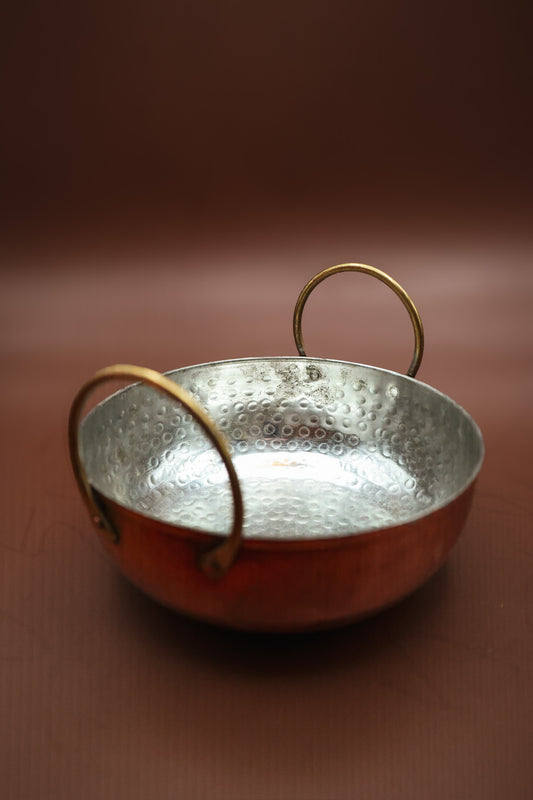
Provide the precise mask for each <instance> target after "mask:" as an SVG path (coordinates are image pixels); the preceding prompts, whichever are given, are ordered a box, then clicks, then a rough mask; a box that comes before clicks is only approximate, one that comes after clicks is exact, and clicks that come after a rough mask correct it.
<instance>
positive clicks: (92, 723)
mask: <svg viewBox="0 0 533 800" xmlns="http://www.w3.org/2000/svg"><path fill="white" fill-rule="evenodd" d="M372 244H373V246H374V249H375V252H376V255H377V257H376V258H375V259H374V261H375V262H376V263H377V264H378V265H379V266H381V267H384V268H387V269H389V271H390V272H392V273H393V274H394V275H395V276H396V277H397V278H398V279H399V280H400V281H401V282H402V283H404V284H405V285H406V286H407V287H408V289H409V290H410V291H411V293H412V294H413V296H414V298H415V300H416V302H417V304H418V306H419V307H420V309H421V312H422V315H423V318H424V320H425V321H426V333H427V338H428V347H427V352H426V356H425V362H424V363H423V366H422V369H421V374H420V378H421V379H422V380H425V381H427V382H430V383H432V384H433V385H436V386H437V387H438V388H440V389H442V390H443V391H445V392H447V393H448V394H449V395H451V396H452V397H454V398H455V399H457V400H458V401H460V402H461V403H462V404H463V405H465V406H466V408H467V409H468V410H469V411H470V412H471V413H472V414H473V416H474V417H475V418H476V420H477V421H478V423H479V424H480V426H481V428H482V430H483V432H484V435H485V439H486V445H487V457H486V463H485V467H484V469H483V471H482V474H481V477H480V480H479V484H478V491H477V495H476V498H475V500H474V507H473V509H472V512H471V516H470V519H469V522H468V523H467V527H466V530H465V532H464V534H463V536H462V538H461V539H460V541H459V544H458V545H457V546H456V548H455V549H454V551H453V552H452V555H451V557H450V559H449V561H448V563H447V565H446V566H445V567H444V568H443V570H442V571H441V572H440V573H439V574H438V575H437V576H436V577H435V578H434V579H433V580H431V581H430V582H429V584H427V585H426V586H425V587H424V588H422V589H421V590H420V591H419V592H418V593H417V594H415V595H414V596H412V597H411V598H409V599H408V600H406V601H405V602H403V603H402V604H401V605H399V606H398V607H396V608H394V609H392V610H390V611H388V612H385V613H383V614H381V615H380V616H378V617H376V618H374V619H372V620H369V621H366V622H363V623H360V624H358V625H355V626H352V627H350V628H346V629H343V630H340V631H337V632H331V633H324V634H316V635H312V636H311V635H308V636H301V637H288V638H283V637H281V638H277V637H274V638H269V637H267V638H261V637H255V636H246V635H237V634H232V633H226V632H223V631H220V630H217V629H212V628H210V627H207V626H205V627H204V626H202V625H199V624H195V623H192V622H189V621H186V620H185V619H182V618H180V617H179V616H176V615H174V614H172V613H171V612H169V611H166V610H164V609H163V608H161V607H159V606H157V605H156V604H155V603H153V602H151V601H149V600H148V599H145V598H144V597H143V596H142V595H141V594H139V593H137V591H135V590H134V589H132V588H130V587H129V586H128V585H127V584H126V583H125V582H124V581H123V580H122V579H120V578H119V577H118V576H117V575H116V574H115V572H114V571H113V570H112V568H111V567H110V566H109V565H108V563H107V561H106V560H105V559H104V558H103V556H102V554H101V551H100V549H99V547H98V545H97V540H96V537H95V536H94V534H93V532H92V530H91V527H90V524H89V522H88V520H87V518H86V515H85V511H84V508H83V507H82V503H81V501H80V499H79V497H78V495H77V492H76V489H75V486H74V481H73V479H72V477H71V475H70V471H69V465H68V463H67V447H66V419H67V412H68V406H69V403H70V401H71V399H72V397H73V395H74V393H75V391H76V389H77V388H78V386H79V385H80V383H81V382H82V381H83V380H85V379H86V378H87V377H88V376H89V375H90V374H91V373H92V372H93V371H94V370H95V369H96V368H98V367H100V366H103V365H105V364H107V363H112V362H115V361H128V360H129V361H134V362H140V363H142V364H151V365H154V366H156V367H159V368H162V369H164V368H167V367H168V368H172V367H175V366H177V365H181V364H184V363H196V362H200V361H203V360H206V359H210V358H223V357H235V356H244V355H249V354H269V353H270V354H273V353H274V354H279V353H283V352H285V353H291V352H294V345H293V343H292V342H291V336H290V307H291V304H292V300H293V298H294V297H295V296H296V295H297V293H298V291H299V289H300V287H301V285H302V284H303V283H304V282H305V279H306V278H307V277H308V276H309V275H310V274H311V273H312V272H314V271H316V270H317V269H318V268H319V267H321V266H323V265H325V264H327V263H329V262H331V261H332V260H335V258H336V256H337V255H338V254H337V252H335V253H333V254H332V255H333V258H332V257H331V256H330V258H329V261H326V260H325V254H324V253H323V252H319V251H320V247H319V245H318V243H317V245H316V246H315V247H314V248H313V252H311V253H309V252H306V251H305V243H304V242H302V243H301V246H300V249H299V255H298V258H296V257H294V255H293V254H291V252H290V248H288V247H287V246H286V245H283V244H282V243H280V244H279V247H278V252H277V253H276V254H275V256H274V255H272V256H270V255H268V256H266V255H265V256H263V257H262V258H257V254H256V253H255V252H254V251H251V252H250V253H247V254H240V255H239V254H234V255H233V256H230V255H228V257H227V260H226V262H225V263H222V264H221V263H220V254H219V253H216V254H215V255H214V254H210V253H204V254H203V257H200V256H194V257H193V256H192V255H191V254H190V253H188V254H183V253H181V254H180V253H176V254H175V257H174V260H173V263H171V264H170V265H169V261H170V259H163V258H162V257H160V256H159V257H157V258H155V257H153V258H152V261H151V262H150V269H149V270H148V271H146V270H144V269H143V268H140V267H134V266H131V265H128V267H127V268H126V267H125V266H124V267H123V268H121V267H120V266H119V265H117V262H116V259H114V261H113V263H112V264H111V265H109V264H106V263H105V258H104V257H103V256H101V257H100V259H99V260H98V259H96V258H94V259H91V260H90V261H91V263H90V264H89V263H86V264H85V265H82V264H80V263H79V262H78V263H77V264H76V269H75V270H73V261H72V260H69V259H68V258H66V257H65V256H64V255H63V256H62V257H61V258H59V257H56V259H55V261H54V264H55V265H54V266H53V267H52V266H51V265H48V266H47V267H46V268H44V269H43V268H42V264H41V265H39V264H37V262H36V261H35V262H34V263H33V264H32V265H31V266H28V264H26V266H25V268H24V269H23V268H22V267H21V266H20V265H19V269H17V270H16V269H12V270H9V271H6V272H5V274H4V279H3V284H4V286H3V305H4V309H3V329H4V333H3V336H2V350H1V357H2V370H3V376H4V381H3V390H2V415H1V416H2V426H3V434H2V476H3V479H2V483H1V487H0V490H1V494H2V508H3V509H4V523H3V525H2V534H1V545H2V571H3V578H2V584H1V589H0V591H1V597H2V599H1V606H0V607H1V609H2V613H1V617H0V621H1V626H2V627H1V636H2V639H1V661H0V669H1V672H0V681H1V683H0V687H1V705H2V715H1V722H0V730H1V735H2V747H1V753H2V755H1V758H2V761H3V765H2V774H3V780H4V785H6V782H7V786H8V793H7V795H6V796H7V797H9V798H19V797H20V798H26V797H37V796H38V797H43V798H44V797H46V798H70V797H73V796H76V797H81V798H91V799H92V798H99V797H110V796H115V797H128V798H131V797H147V796H157V797H165V798H166V797H168V798H170V797H176V796H181V797H187V798H207V797H209V798H247V797H254V798H255V797H257V798H268V799H269V800H270V798H273V799H274V798H317V800H318V799H319V800H322V798H334V797H335V798H351V797H354V796H364V797H372V798H390V797H405V798H411V797H428V796H431V797H433V798H449V797H452V796H453V797H466V796H468V797H477V796H479V797H483V798H500V797H503V796H508V797H513V798H524V799H525V798H526V797H527V796H528V791H529V789H530V787H531V781H532V778H533V771H532V768H531V761H530V757H529V751H530V746H529V745H530V741H531V714H532V712H533V703H532V685H533V684H532V677H533V674H532V666H531V665H532V663H533V642H532V625H533V605H532V603H533V597H532V589H531V585H532V584H531V557H532V550H531V541H532V539H531V537H532V535H533V531H532V528H531V519H532V510H533V508H532V504H531V463H530V452H531V447H532V445H533V436H532V434H533V431H532V425H531V419H530V402H531V395H532V390H533V386H532V382H531V371H530V365H531V323H530V308H531V289H532V286H531V275H530V272H529V271H528V267H527V265H528V263H529V259H530V257H531V250H529V251H528V250H527V249H526V248H525V247H523V248H518V247H517V246H516V244H514V245H513V244H512V242H510V241H509V242H507V243H506V244H505V246H502V247H501V249H498V248H494V247H493V248H492V249H490V250H489V249H488V248H487V249H483V248H481V247H480V246H478V247H477V248H476V247H474V246H473V245H472V243H471V242H470V243H469V242H464V244H463V245H462V246H457V245H456V246H455V248H454V249H453V250H449V251H445V250H444V249H441V250H439V252H438V253H437V252H435V250H434V249H432V247H431V246H430V245H429V244H428V245H427V246H426V248H425V249H424V251H423V252H415V251H414V250H412V249H411V250H410V251H408V250H407V249H406V248H405V246H404V247H401V246H399V247H397V248H395V252H394V254H392V253H390V252H389V253H385V252H384V249H383V246H382V245H380V244H379V243H378V242H374V243H372V242H370V241H368V242H367V243H366V245H367V246H365V247H364V248H363V250H364V251H365V254H366V253H367V252H370V250H371V249H372ZM342 245H343V248H345V249H344V251H343V252H344V253H346V254H348V253H354V254H355V253H356V252H357V251H358V250H359V251H360V250H361V248H360V247H357V246H356V244H355V243H353V242H351V241H350V240H349V237H346V238H345V239H344V241H343V242H342ZM328 249H330V248H329V244H328V245H327V246H326V247H325V250H328ZM331 249H332V250H335V247H333V248H331ZM97 261H98V265H97V267H96V268H92V267H91V265H93V267H94V264H95V263H96V262H97ZM504 261H506V262H507V264H508V266H507V267H506V268H505V271H502V269H501V263H502V262H504ZM215 262H216V264H217V265H218V266H215ZM142 263H145V262H144V260H142ZM250 264H253V267H251V266H250ZM177 265H179V268H178V267H177ZM280 265H282V266H281V267H280ZM39 266H41V268H40V269H39ZM104 267H105V268H104ZM349 277H350V278H351V279H352V280H351V287H346V291H345V292H343V291H342V286H341V284H342V282H343V278H342V277H341V276H339V277H338V281H339V283H338V284H336V285H335V286H333V289H332V294H331V296H330V295H329V294H328V292H327V291H326V286H325V285H324V287H323V293H322V294H323V296H321V297H320V298H317V308H316V309H313V311H311V308H310V309H309V312H307V313H308V319H307V321H308V324H309V336H308V338H309V345H310V347H311V341H312V339H313V338H314V339H315V340H316V342H317V345H316V346H317V348H318V347H319V346H320V348H321V349H322V350H323V351H324V352H325V353H326V354H329V355H334V354H335V352H336V350H339V351H344V352H340V353H339V354H340V355H343V356H349V355H350V354H352V357H353V358H354V359H355V358H356V357H358V356H359V355H361V356H362V358H363V359H364V360H372V361H374V362H377V363H383V364H384V365H387V363H389V364H390V366H391V367H397V368H398V369H402V364H406V363H407V362H408V360H409V355H410V349H411V342H410V336H411V334H410V331H409V328H408V320H406V319H404V315H405V311H404V309H403V308H400V309H399V315H398V318H396V317H395V313H396V310H397V309H396V307H395V303H398V301H397V299H396V298H394V297H393V298H392V300H393V302H392V305H391V306H390V317H391V318H394V329H389V328H388V326H384V325H383V318H382V312H383V309H384V308H388V296H387V290H386V289H385V288H384V287H378V291H377V293H374V291H373V288H374V287H373V286H371V285H370V284H368V285H365V287H364V288H365V294H364V295H363V289H362V288H361V289H360V288H359V287H358V286H357V283H358V282H359V281H360V280H361V281H362V282H364V280H363V279H362V278H361V276H354V275H352V276H349ZM336 280H337V279H335V278H334V279H332V283H333V282H335V281H336ZM348 289H349V290H348ZM339 290H341V291H340V292H339ZM358 297H360V298H361V302H360V303H359V304H358V308H359V311H358V314H357V315H355V316H354V315H353V314H351V318H350V319H339V313H338V311H337V309H338V308H340V309H341V313H342V314H344V313H345V312H349V309H350V307H353V305H354V302H355V301H356V299H357V298H358ZM363 297H364V298H365V299H364V300H363V299H362V298H363ZM398 305H399V303H398ZM318 306H321V307H320V308H319V307H318ZM315 312H316V314H317V315H318V316H319V318H318V316H317V318H316V319H314V314H315ZM402 312H403V313H402ZM320 315H321V316H320ZM405 316H406V315H405ZM404 323H405V324H404ZM402 326H403V328H402ZM384 327H385V330H384ZM347 328H351V330H352V331H353V336H352V338H351V341H350V342H349V343H348V342H346V341H344V342H343V341H341V339H340V338H339V333H340V331H341V330H342V329H347ZM404 333H405V341H402V335H403V334H404ZM313 347H314V345H313ZM328 351H329V352H328Z"/></svg>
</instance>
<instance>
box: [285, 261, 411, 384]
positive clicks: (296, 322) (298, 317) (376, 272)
mask: <svg viewBox="0 0 533 800" xmlns="http://www.w3.org/2000/svg"><path fill="white" fill-rule="evenodd" d="M338 272H364V273H366V274H367V275H372V276H374V277H375V278H377V279H378V280H380V281H382V282H383V283H385V284H386V285H387V286H389V287H390V288H391V289H392V290H393V292H394V293H395V294H396V295H397V296H398V297H399V298H400V300H401V301H402V303H403V304H404V306H405V307H406V309H407V311H408V312H409V316H410V317H411V322H412V323H413V329H414V334H415V349H414V354H413V359H412V361H411V364H410V365H409V369H408V370H407V375H409V376H410V377H411V378H414V377H415V375H416V373H417V372H418V369H419V367H420V363H421V361H422V356H423V353H424V329H423V327H422V320H421V319H420V314H419V313H418V311H417V309H416V306H415V304H414V303H413V301H412V300H411V298H410V297H409V295H408V294H407V292H406V291H405V289H403V288H402V287H401V286H400V284H399V283H397V282H396V281H395V280H394V279H393V278H391V277H390V275H387V273H386V272H382V271H381V270H380V269H377V268H376V267H371V266H369V265H368V264H352V263H348V264H338V265H337V266H335V267H328V269H324V270H322V272H319V273H318V274H317V275H315V276H314V278H311V280H310V281H308V283H306V285H305V286H304V288H303V289H302V291H301V292H300V296H299V297H298V300H297V301H296V306H295V308H294V317H293V333H294V341H295V342H296V347H297V348H298V352H299V353H300V355H301V356H305V355H307V354H306V352H305V348H304V342H303V338H302V314H303V310H304V306H305V304H306V302H307V300H308V298H309V295H310V294H311V292H312V291H313V289H315V288H316V287H317V286H318V284H319V283H321V282H322V281H323V280H325V279H326V278H329V277H330V275H336V274H337V273H338Z"/></svg>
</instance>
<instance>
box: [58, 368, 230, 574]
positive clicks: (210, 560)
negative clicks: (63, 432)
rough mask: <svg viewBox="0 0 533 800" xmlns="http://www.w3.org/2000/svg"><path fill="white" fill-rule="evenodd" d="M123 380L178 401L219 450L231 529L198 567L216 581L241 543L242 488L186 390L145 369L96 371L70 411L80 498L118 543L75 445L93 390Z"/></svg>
mask: <svg viewBox="0 0 533 800" xmlns="http://www.w3.org/2000/svg"><path fill="white" fill-rule="evenodd" d="M116 378H126V379H133V380H135V381H141V382H142V383H146V384H148V385H149V386H153V387H154V388H155V389H158V390H159V391H160V392H162V393H163V394H166V395H168V396H169V397H171V398H172V399H174V400H177V401H178V402H179V403H181V404H182V405H183V406H185V407H186V408H187V409H188V411H189V412H190V413H191V414H192V416H193V417H194V419H196V420H197V422H198V423H199V424H200V425H201V426H202V428H203V429H204V431H205V432H206V434H207V436H208V437H209V439H210V440H211V442H212V443H213V444H214V446H215V447H216V449H217V450H218V452H219V454H220V456H221V458H222V461H223V462H224V466H225V467H226V469H227V471H228V475H229V480H230V485H231V491H232V494H233V527H232V530H231V533H230V535H229V536H228V538H227V539H224V541H223V542H222V544H217V545H216V546H215V547H213V548H212V549H211V550H209V551H208V552H207V553H204V555H203V556H202V558H201V560H200V567H201V569H202V570H203V572H205V573H206V574H207V575H210V576H211V577H218V576H220V575H223V574H224V573H225V572H226V571H227V570H228V569H229V568H230V566H231V565H232V563H233V561H234V560H235V558H236V556H237V553H238V551H239V548H240V546H241V541H242V525H243V519H244V509H243V501H242V494H241V488H240V484H239V479H238V477H237V473H236V471H235V467H234V466H233V462H232V460H231V455H230V451H229V447H228V444H227V442H226V440H225V438H224V436H223V435H222V434H221V433H220V431H218V430H217V428H216V427H215V424H214V423H213V421H212V420H211V419H210V417H209V416H208V415H207V414H206V413H205V411H204V410H203V409H202V408H201V406H200V405H199V404H198V403H197V402H196V400H195V399H194V397H193V396H192V395H191V394H189V392H187V391H186V390H185V389H183V388H182V387H181V386H179V385H178V384H177V383H174V381H171V380H170V378H167V377H166V376H165V375H161V374H160V373H159V372H156V371H155V370H153V369H147V368H145V367H135V366H132V365H130V364H116V365H115V366H112V367H106V368H105V369H101V370H99V371H98V372H97V373H96V374H95V375H94V376H93V377H92V378H91V379H90V380H89V381H87V383H85V384H84V385H83V386H82V387H81V389H80V390H79V392H78V394H77V395H76V397H75V398H74V401H73V403H72V406H71V409H70V416H69V428H68V433H69V449H70V460H71V462H72V469H73V470H74V475H75V478H76V481H77V483H78V487H79V489H80V492H81V495H82V497H83V499H84V501H85V505H86V506H87V508H88V510H89V514H90V515H91V519H92V521H93V523H94V524H95V525H96V526H97V527H99V528H103V529H105V530H107V531H108V533H109V534H110V536H111V538H112V540H113V541H115V542H118V540H119V534H118V531H116V530H115V529H114V528H113V526H112V524H111V523H110V521H109V520H108V519H107V518H106V516H105V514H103V512H102V510H101V509H100V508H99V507H98V504H97V502H96V500H95V497H94V493H93V490H92V487H91V485H90V484H89V480H88V478H87V473H86V471H85V467H84V466H83V462H82V460H81V456H80V452H79V445H78V431H79V423H80V416H81V412H82V409H83V405H84V403H85V400H86V398H87V396H88V394H89V392H91V391H92V389H94V388H95V387H96V386H98V385H99V384H101V383H103V382H104V381H107V380H111V379H116Z"/></svg>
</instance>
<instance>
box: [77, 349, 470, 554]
mask: <svg viewBox="0 0 533 800" xmlns="http://www.w3.org/2000/svg"><path fill="white" fill-rule="evenodd" d="M167 374H168V376H169V377H170V378H172V380H174V381H176V383H179V384H180V385H181V386H183V387H184V388H185V389H187V390H188V391H189V392H190V393H191V394H192V395H193V396H194V397H195V398H196V399H197V400H198V402H199V403H200V404H201V405H202V406H203V408H204V409H205V410H206V411H207V413H208V414H209V415H210V417H211V418H212V420H213V421H214V423H215V424H216V426H217V427H218V428H219V429H220V430H221V431H223V432H224V434H225V435H226V438H227V440H228V442H229V444H230V447H231V452H232V457H233V460H234V464H235V468H236V470H237V474H238V476H239V480H240V483H241V488H242V492H243V498H244V507H245V521H244V536H246V537H260V538H284V539H297V538H302V537H303V538H315V537H328V536H329V537H330V536H343V535H350V534H354V533H358V532H362V531H369V530H373V529H377V528H382V527H387V526H390V525H395V524H398V523H401V522H407V521H410V520H413V519H416V518H418V517H421V516H424V515H425V514H428V513H430V512H431V511H432V510H434V509H436V508H438V507H440V506H442V505H446V504H447V503H448V502H450V501H451V500H452V499H453V498H454V497H455V496H457V495H458V494H460V493H461V492H462V491H463V490H464V489H465V488H466V487H467V486H468V484H469V483H470V482H471V481H472V480H473V478H474V477H475V476H476V474H477V472H478V470H479V467H480V464H481V460H482V457H483V442H482V438H481V434H480V432H479V429H478V428H477V426H476V424H475V423H474V421H473V420H472V418H471V417H470V416H469V415H468V414H467V413H466V412H465V411H464V410H463V409H462V408H461V407H460V406H458V405H457V404H456V403H454V402H453V401H452V400H450V399H449V398H448V397H446V396H445V395H443V394H441V393H440V392H438V391H436V390H435V389H432V388H431V387H429V386H427V385H425V384H422V383H420V382H419V381H415V380H413V379H410V378H407V377H405V376H402V375H398V374H396V373H393V372H389V371H387V370H382V369H378V368H374V367H368V366H362V365H358V364H350V363H346V362H337V361H329V360H320V359H312V360H311V359H307V358H296V359H295V358H270V359H244V360H237V361H224V362H218V363H212V364H205V365H199V366H194V367H186V368H183V369H179V370H175V371H173V372H170V373H167ZM80 447H81V453H82V459H83V463H84V466H85V469H86V471H87V475H88V478H89V481H90V483H91V484H92V485H93V486H94V487H96V488H97V489H98V490H99V491H100V492H101V493H102V494H104V495H105V496H106V497H109V498H111V499H113V500H115V501H117V502H118V503H120V504H122V505H123V506H126V507H128V508H130V509H132V510H134V511H138V512H140V513H142V514H145V515H147V516H149V517H153V518H155V519H160V520H164V521H165V522H169V523H173V524H176V525H180V526H185V527H188V528H193V529H199V530H204V531H210V532H217V533H227V532H228V531H229V530H230V528H231V520H232V496H231V491H230V488H229V482H228V477H227V473H226V469H225V467H224V465H223V463H222V460H221V458H220V456H219V454H218V453H217V451H216V450H214V449H213V446H212V445H211V444H210V442H209V440H208V438H207V436H206V434H205V433H204V431H203V430H202V429H201V428H200V426H199V425H198V424H197V423H196V422H195V421H194V420H193V418H192V416H191V414H190V413H189V412H188V411H187V410H186V409H184V408H183V407H180V406H179V405H178V404H177V403H175V402H173V401H172V400H170V399H169V398H168V397H166V396H163V395H161V394H160V393H159V392H157V391H156V390H154V389H153V388H151V387H148V386H144V385H141V384H136V385H133V386H129V387H127V388H126V389H124V390H122V391H120V392H117V393H116V394H114V395H112V396H111V397H109V398H108V399H107V400H105V401H104V402H103V403H101V404H100V405H98V406H97V407H96V408H94V409H93V410H92V411H91V413H90V414H89V415H88V416H87V417H86V419H85V420H84V422H83V424H82V429H81V434H80Z"/></svg>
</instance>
